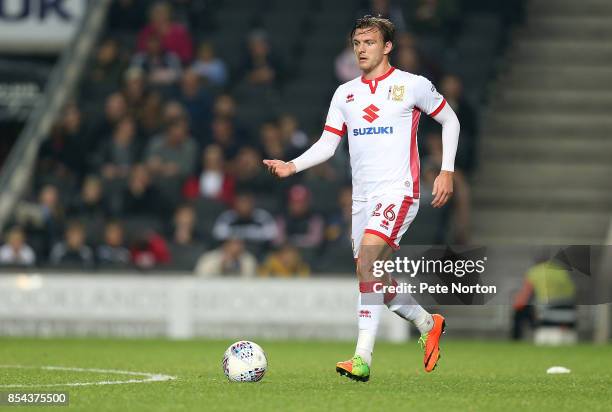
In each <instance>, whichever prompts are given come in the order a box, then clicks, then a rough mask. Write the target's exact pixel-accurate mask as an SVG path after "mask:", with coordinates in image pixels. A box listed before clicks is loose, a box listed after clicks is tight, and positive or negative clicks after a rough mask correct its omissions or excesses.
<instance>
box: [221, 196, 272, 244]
mask: <svg viewBox="0 0 612 412" xmlns="http://www.w3.org/2000/svg"><path fill="white" fill-rule="evenodd" d="M277 236H278V228H277V227H276V222H275V221H274V218H273V217H272V215H271V214H270V213H269V212H267V211H266V210H264V209H261V208H256V207H255V198H254V197H253V195H252V194H251V193H248V192H242V193H237V194H236V199H235V201H234V206H233V208H232V209H231V210H227V211H225V212H223V213H221V215H219V217H218V218H217V220H216V221H215V224H214V226H213V237H214V238H215V239H216V240H219V241H225V240H227V239H230V238H236V239H241V240H243V241H245V242H246V244H247V247H248V248H249V250H252V251H253V252H254V253H255V254H256V255H261V254H262V253H263V252H264V251H265V250H266V249H267V248H268V246H269V245H270V243H271V242H272V241H273V240H274V239H276V237H277Z"/></svg>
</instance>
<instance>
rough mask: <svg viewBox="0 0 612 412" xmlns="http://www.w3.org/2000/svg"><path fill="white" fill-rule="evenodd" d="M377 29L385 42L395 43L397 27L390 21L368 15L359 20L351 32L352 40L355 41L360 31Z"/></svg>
mask: <svg viewBox="0 0 612 412" xmlns="http://www.w3.org/2000/svg"><path fill="white" fill-rule="evenodd" d="M368 28H377V29H378V30H380V33H381V34H382V36H383V41H384V42H385V43H386V42H388V41H390V42H393V39H394V37H395V25H394V24H393V23H392V22H391V20H389V19H385V18H384V17H382V16H380V15H379V16H371V15H369V14H366V15H365V16H363V17H360V18H358V19H357V21H356V22H355V24H354V25H353V29H352V30H351V36H350V39H351V40H353V36H354V35H355V32H356V31H357V30H358V29H368Z"/></svg>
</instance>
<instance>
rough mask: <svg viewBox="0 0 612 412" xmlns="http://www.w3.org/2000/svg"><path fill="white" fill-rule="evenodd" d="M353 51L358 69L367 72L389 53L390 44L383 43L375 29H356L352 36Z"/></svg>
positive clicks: (380, 35) (377, 30)
mask: <svg viewBox="0 0 612 412" xmlns="http://www.w3.org/2000/svg"><path fill="white" fill-rule="evenodd" d="M353 51H354V52H355V57H356V58H357V64H358V65H359V68H360V69H361V70H362V71H364V72H369V71H371V70H372V69H374V68H375V67H377V66H378V65H380V63H381V62H382V61H383V59H384V58H385V56H386V55H388V54H389V53H390V52H391V42H386V43H385V42H384V40H383V35H382V33H381V32H380V30H379V29H378V28H376V27H366V28H363V29H357V31H356V32H355V35H354V36H353Z"/></svg>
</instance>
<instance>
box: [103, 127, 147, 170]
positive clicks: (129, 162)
mask: <svg viewBox="0 0 612 412" xmlns="http://www.w3.org/2000/svg"><path fill="white" fill-rule="evenodd" d="M136 132H137V129H136V122H135V121H134V118H132V117H131V116H125V117H124V118H123V119H121V120H120V121H119V122H118V123H117V126H116V127H115V130H114V132H113V137H112V140H111V141H109V142H105V144H103V145H102V148H101V150H100V164H101V166H100V171H101V173H102V176H103V177H104V178H105V179H107V180H113V179H125V178H127V177H128V175H129V173H130V169H131V167H132V166H133V165H134V164H136V161H137V159H138V157H139V150H138V147H137V144H138V142H137V141H136Z"/></svg>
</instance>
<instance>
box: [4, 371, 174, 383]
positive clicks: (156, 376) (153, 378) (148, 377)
mask: <svg viewBox="0 0 612 412" xmlns="http://www.w3.org/2000/svg"><path fill="white" fill-rule="evenodd" d="M9 368H11V369H42V370H56V371H71V372H94V373H113V374H117V375H130V376H141V377H143V378H145V379H128V380H124V381H95V382H72V383H46V384H41V385H21V384H10V385H0V388H52V387H59V386H92V385H121V384H127V383H145V382H164V381H172V380H175V379H176V376H170V375H164V374H161V373H149V372H133V371H123V370H118V369H97V368H71V367H66V366H26V365H0V369H9Z"/></svg>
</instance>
